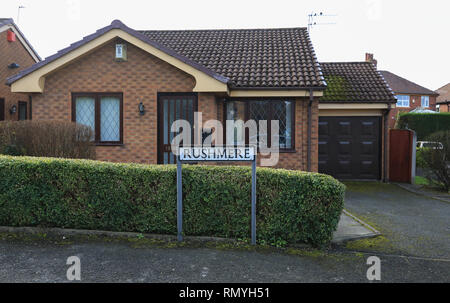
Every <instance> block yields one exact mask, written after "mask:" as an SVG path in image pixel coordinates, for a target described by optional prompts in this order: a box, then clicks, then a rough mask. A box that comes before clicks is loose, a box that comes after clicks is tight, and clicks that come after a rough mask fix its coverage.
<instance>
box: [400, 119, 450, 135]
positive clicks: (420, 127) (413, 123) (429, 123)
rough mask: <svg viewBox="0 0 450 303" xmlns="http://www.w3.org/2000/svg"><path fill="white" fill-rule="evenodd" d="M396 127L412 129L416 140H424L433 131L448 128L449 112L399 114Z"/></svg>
mask: <svg viewBox="0 0 450 303" xmlns="http://www.w3.org/2000/svg"><path fill="white" fill-rule="evenodd" d="M396 128H399V129H412V130H414V131H415V132H416V134H417V140H419V141H425V140H426V138H427V137H428V136H430V135H431V134H433V133H435V132H438V131H445V130H450V113H435V114H423V113H404V114H400V116H399V118H398V121H397V125H396Z"/></svg>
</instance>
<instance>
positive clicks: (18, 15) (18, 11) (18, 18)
mask: <svg viewBox="0 0 450 303" xmlns="http://www.w3.org/2000/svg"><path fill="white" fill-rule="evenodd" d="M23 8H25V6H23V5H19V7H18V8H17V24H19V20H20V10H21V9H23Z"/></svg>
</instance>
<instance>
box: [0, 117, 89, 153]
mask: <svg viewBox="0 0 450 303" xmlns="http://www.w3.org/2000/svg"><path fill="white" fill-rule="evenodd" d="M92 136H93V134H92V130H91V129H90V128H89V127H86V126H84V125H80V124H76V123H74V122H70V121H45V120H38V121H32V120H28V121H2V122H0V154H6V155H12V156H35V157H61V158H75V159H94V158H95V148H94V146H93V145H92V142H91V138H92Z"/></svg>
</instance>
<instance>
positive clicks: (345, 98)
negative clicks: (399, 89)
mask: <svg viewBox="0 0 450 303" xmlns="http://www.w3.org/2000/svg"><path fill="white" fill-rule="evenodd" d="M320 65H321V67H322V71H323V75H324V77H325V81H326V82H327V84H328V87H327V89H326V90H325V91H324V95H323V97H322V98H320V102H355V103H356V102H358V103H364V102H367V103H395V102H397V100H396V99H395V96H394V94H393V92H392V90H391V89H390V87H389V85H388V84H387V83H386V81H385V80H384V78H383V76H382V75H381V74H380V73H379V72H378V71H377V69H376V68H375V66H374V65H373V64H372V63H370V62H328V63H320Z"/></svg>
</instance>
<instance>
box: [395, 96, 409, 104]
mask: <svg viewBox="0 0 450 303" xmlns="http://www.w3.org/2000/svg"><path fill="white" fill-rule="evenodd" d="M397 107H409V96H408V95H397Z"/></svg>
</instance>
